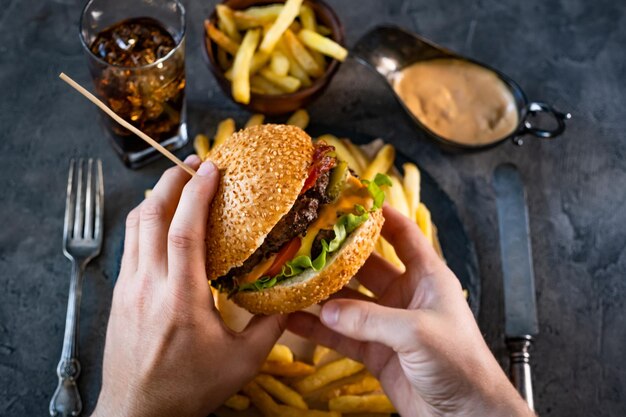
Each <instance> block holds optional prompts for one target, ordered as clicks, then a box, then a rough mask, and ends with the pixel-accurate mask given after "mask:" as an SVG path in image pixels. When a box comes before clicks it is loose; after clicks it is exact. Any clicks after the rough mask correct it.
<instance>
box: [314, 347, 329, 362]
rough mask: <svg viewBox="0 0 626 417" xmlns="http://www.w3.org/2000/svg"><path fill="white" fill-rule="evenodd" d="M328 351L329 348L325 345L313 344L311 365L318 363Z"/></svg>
mask: <svg viewBox="0 0 626 417" xmlns="http://www.w3.org/2000/svg"><path fill="white" fill-rule="evenodd" d="M329 353H330V349H329V348H327V347H326V346H322V345H315V349H314V350H313V365H316V366H317V365H319V363H320V362H321V361H322V360H323V359H324V357H326V355H328V354H329Z"/></svg>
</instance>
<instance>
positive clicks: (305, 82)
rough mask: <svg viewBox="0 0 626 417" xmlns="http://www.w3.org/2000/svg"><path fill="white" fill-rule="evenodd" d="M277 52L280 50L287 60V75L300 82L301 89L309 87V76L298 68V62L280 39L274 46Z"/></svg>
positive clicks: (302, 69)
mask: <svg viewBox="0 0 626 417" xmlns="http://www.w3.org/2000/svg"><path fill="white" fill-rule="evenodd" d="M276 47H277V49H278V50H280V51H281V52H282V53H283V54H284V55H285V56H286V57H287V59H288V60H289V75H291V76H292V77H295V78H297V79H299V80H300V82H301V83H302V86H303V87H308V86H310V85H311V84H312V83H311V78H309V74H307V72H306V71H305V70H304V68H302V67H301V66H300V64H299V63H298V61H296V59H295V58H294V57H293V55H292V53H291V51H290V50H289V48H287V46H286V45H285V42H284V41H283V40H282V39H281V41H280V42H279V43H278V44H276Z"/></svg>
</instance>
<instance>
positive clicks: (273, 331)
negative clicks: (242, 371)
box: [241, 314, 287, 365]
mask: <svg viewBox="0 0 626 417" xmlns="http://www.w3.org/2000/svg"><path fill="white" fill-rule="evenodd" d="M286 326H287V316H286V315H283V314H274V315H272V316H261V315H256V316H254V317H252V319H251V320H250V322H249V323H248V325H247V326H246V328H245V329H244V330H243V332H242V333H241V336H242V337H243V339H244V340H245V342H244V344H247V345H248V346H247V352H246V355H250V358H251V359H252V360H253V361H254V363H255V364H257V365H260V364H261V363H262V362H263V361H264V360H265V358H267V355H268V354H269V353H270V350H271V349H272V346H274V344H275V343H276V341H277V340H278V338H279V337H280V336H281V335H282V334H283V331H284V330H285V327H286Z"/></svg>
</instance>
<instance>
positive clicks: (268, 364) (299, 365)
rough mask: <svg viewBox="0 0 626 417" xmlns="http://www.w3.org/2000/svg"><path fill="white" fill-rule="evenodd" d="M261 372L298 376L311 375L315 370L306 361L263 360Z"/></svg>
mask: <svg viewBox="0 0 626 417" xmlns="http://www.w3.org/2000/svg"><path fill="white" fill-rule="evenodd" d="M261 372H262V373H264V374H269V375H274V376H287V377H298V376H307V375H311V374H312V373H314V372H315V368H314V367H313V366H311V365H309V364H308V363H304V362H299V361H293V362H291V363H287V362H274V361H265V362H264V363H263V365H262V366H261Z"/></svg>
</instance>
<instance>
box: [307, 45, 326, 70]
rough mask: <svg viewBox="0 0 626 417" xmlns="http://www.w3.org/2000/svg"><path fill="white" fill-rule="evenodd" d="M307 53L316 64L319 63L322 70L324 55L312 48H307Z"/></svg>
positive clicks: (324, 66) (324, 62)
mask: <svg viewBox="0 0 626 417" xmlns="http://www.w3.org/2000/svg"><path fill="white" fill-rule="evenodd" d="M309 53H310V54H311V57H312V58H313V59H314V60H315V62H317V65H319V66H320V67H321V68H322V70H324V71H325V70H326V58H324V55H322V54H321V53H320V52H318V51H316V50H314V49H309Z"/></svg>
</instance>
